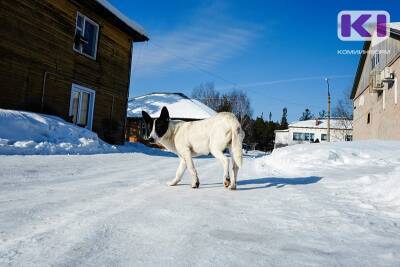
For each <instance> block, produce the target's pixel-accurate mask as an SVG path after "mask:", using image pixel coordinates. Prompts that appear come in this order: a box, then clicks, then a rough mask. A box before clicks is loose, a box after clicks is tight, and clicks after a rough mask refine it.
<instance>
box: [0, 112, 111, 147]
mask: <svg viewBox="0 0 400 267" xmlns="http://www.w3.org/2000/svg"><path fill="white" fill-rule="evenodd" d="M112 152H118V149H117V147H116V146H112V145H109V144H107V143H105V142H104V141H102V140H101V139H99V137H98V136H97V134H95V133H94V132H92V131H89V130H87V129H84V128H81V127H78V126H75V125H74V124H71V123H68V122H66V121H64V120H62V119H61V118H58V117H55V116H50V115H43V114H38V113H32V112H24V111H15V110H5V109H0V154H2V155H16V154H18V155H34V154H46V155H48V154H97V153H112Z"/></svg>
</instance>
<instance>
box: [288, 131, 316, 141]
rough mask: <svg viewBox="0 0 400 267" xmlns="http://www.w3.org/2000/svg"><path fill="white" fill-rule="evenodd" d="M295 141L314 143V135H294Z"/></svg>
mask: <svg viewBox="0 0 400 267" xmlns="http://www.w3.org/2000/svg"><path fill="white" fill-rule="evenodd" d="M293 141H314V134H313V133H293Z"/></svg>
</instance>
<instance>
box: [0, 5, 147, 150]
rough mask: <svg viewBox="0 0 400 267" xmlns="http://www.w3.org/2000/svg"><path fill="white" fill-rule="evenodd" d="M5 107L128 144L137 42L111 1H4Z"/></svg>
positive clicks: (0, 68) (0, 64)
mask: <svg viewBox="0 0 400 267" xmlns="http://www.w3.org/2000/svg"><path fill="white" fill-rule="evenodd" d="M0 22H1V27H0V58H1V60H0V87H1V90H0V91H1V94H0V107H1V108H5V109H17V110H28V111H35V112H40V113H46V114H52V115H57V116H59V117H61V118H63V119H65V120H67V121H69V122H72V123H74V124H77V125H79V126H81V127H86V128H88V129H92V130H93V131H95V132H96V133H97V134H98V135H99V137H100V138H102V139H104V140H105V141H108V142H110V143H122V142H123V141H124V133H125V126H126V110H127V101H128V92H129V86H130V84H129V83H130V73H131V63H132V62H131V58H132V46H133V42H143V41H147V40H148V37H147V36H146V33H145V32H144V30H143V29H142V28H141V27H140V26H139V25H137V24H136V23H134V22H133V21H131V20H130V19H128V18H127V17H126V16H124V15H123V14H122V13H121V12H119V11H118V10H117V9H116V8H114V7H113V6H112V5H111V4H110V3H109V2H107V1H106V0H40V1H39V0H13V1H0Z"/></svg>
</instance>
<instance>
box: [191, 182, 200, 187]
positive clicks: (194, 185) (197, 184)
mask: <svg viewBox="0 0 400 267" xmlns="http://www.w3.org/2000/svg"><path fill="white" fill-rule="evenodd" d="M199 186H200V182H199V181H197V182H196V183H195V184H192V188H199Z"/></svg>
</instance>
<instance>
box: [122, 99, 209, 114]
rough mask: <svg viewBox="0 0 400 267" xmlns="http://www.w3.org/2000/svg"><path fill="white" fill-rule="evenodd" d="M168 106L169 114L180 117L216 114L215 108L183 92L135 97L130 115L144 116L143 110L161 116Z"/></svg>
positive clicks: (129, 105) (129, 103)
mask: <svg viewBox="0 0 400 267" xmlns="http://www.w3.org/2000/svg"><path fill="white" fill-rule="evenodd" d="M164 106H165V107H167V108H168V111H169V116H170V117H171V118H178V119H205V118H209V117H211V116H213V115H215V114H216V112H215V111H214V110H212V109H211V108H209V107H208V106H206V105H204V104H203V103H201V102H200V101H197V100H196V99H191V98H189V97H187V96H185V95H184V94H181V93H153V94H148V95H144V96H138V97H135V98H133V99H131V100H129V102H128V117H142V110H144V111H146V112H148V113H149V114H150V116H151V117H153V118H157V117H159V116H160V112H161V109H162V107H164Z"/></svg>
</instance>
